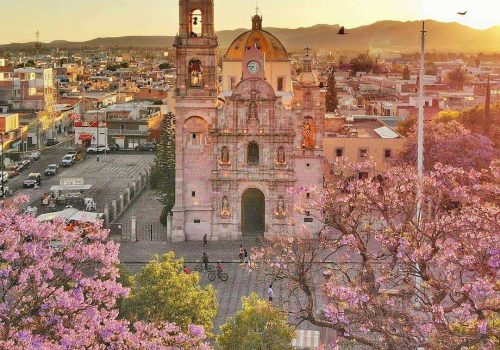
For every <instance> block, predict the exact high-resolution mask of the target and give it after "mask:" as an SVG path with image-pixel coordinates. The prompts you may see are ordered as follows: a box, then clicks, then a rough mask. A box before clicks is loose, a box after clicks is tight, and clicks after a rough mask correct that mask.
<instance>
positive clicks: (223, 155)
mask: <svg viewBox="0 0 500 350" xmlns="http://www.w3.org/2000/svg"><path fill="white" fill-rule="evenodd" d="M220 160H221V163H224V164H228V163H229V149H228V148H227V146H224V147H222V151H221V157H220Z"/></svg>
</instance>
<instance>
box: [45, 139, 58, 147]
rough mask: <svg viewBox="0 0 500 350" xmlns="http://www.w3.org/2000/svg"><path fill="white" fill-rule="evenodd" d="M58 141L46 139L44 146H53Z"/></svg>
mask: <svg viewBox="0 0 500 350" xmlns="http://www.w3.org/2000/svg"><path fill="white" fill-rule="evenodd" d="M58 143H59V141H57V140H56V139H47V142H46V143H45V145H46V146H54V145H57V144H58Z"/></svg>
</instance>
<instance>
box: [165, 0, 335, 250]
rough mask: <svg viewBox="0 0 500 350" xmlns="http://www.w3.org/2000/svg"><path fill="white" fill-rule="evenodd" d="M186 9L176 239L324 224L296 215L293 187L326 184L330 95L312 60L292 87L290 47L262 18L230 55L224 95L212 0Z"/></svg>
mask: <svg viewBox="0 0 500 350" xmlns="http://www.w3.org/2000/svg"><path fill="white" fill-rule="evenodd" d="M179 7H180V8H179V10H180V23H179V34H178V36H177V37H176V39H175V43H174V46H175V47H176V49H177V55H176V59H177V65H176V67H177V84H176V96H175V98H176V162H177V164H176V169H177V173H176V203H175V207H174V208H173V210H172V211H173V239H174V240H175V241H184V240H201V239H202V238H203V235H204V234H207V235H208V236H209V239H211V240H219V239H221V240H229V239H240V238H241V237H242V236H246V235H250V236H254V235H266V236H267V235H274V234H284V233H285V234H286V233H292V232H294V231H295V230H297V229H298V228H299V227H300V226H302V225H305V226H309V227H311V226H314V225H317V222H314V219H313V217H310V216H302V215H299V214H297V213H295V212H294V209H293V208H294V203H295V201H296V198H294V196H293V195H292V194H291V193H290V192H289V191H288V190H289V189H290V188H292V187H296V186H312V185H317V186H321V185H322V184H323V166H324V164H325V162H324V157H323V132H324V118H325V109H324V96H323V95H322V93H321V91H320V87H319V82H318V79H317V78H316V75H315V74H314V72H313V71H312V67H311V65H312V64H311V58H310V57H306V58H305V59H304V70H303V73H302V74H301V76H300V77H299V78H298V81H297V84H296V85H295V86H294V88H292V84H291V81H292V75H291V69H290V67H291V64H290V60H289V58H288V53H287V51H286V49H285V47H284V46H283V45H282V44H281V42H280V41H279V40H278V39H277V38H275V37H274V36H272V35H271V34H269V33H267V32H264V31H262V18H261V17H260V16H258V15H256V16H254V17H253V18H252V30H250V31H248V32H246V33H244V34H242V35H241V36H239V37H238V38H236V40H235V41H234V42H233V44H232V45H231V46H230V48H229V49H228V51H227V53H226V56H225V59H224V61H223V71H222V77H223V82H222V85H223V95H222V97H220V96H218V91H217V63H216V57H215V51H216V48H217V46H218V42H217V37H216V35H215V30H214V24H215V23H214V3H213V0H181V1H180V4H179ZM268 58H269V61H268ZM233 78H234V79H233ZM221 100H224V102H222V101H221Z"/></svg>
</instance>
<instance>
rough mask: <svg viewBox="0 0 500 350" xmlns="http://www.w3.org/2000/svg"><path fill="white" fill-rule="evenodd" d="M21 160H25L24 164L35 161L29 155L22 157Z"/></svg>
mask: <svg viewBox="0 0 500 350" xmlns="http://www.w3.org/2000/svg"><path fill="white" fill-rule="evenodd" d="M21 160H22V161H24V162H26V164H28V165H30V164H33V162H34V161H35V160H34V159H33V158H31V157H30V156H28V157H23V159H21Z"/></svg>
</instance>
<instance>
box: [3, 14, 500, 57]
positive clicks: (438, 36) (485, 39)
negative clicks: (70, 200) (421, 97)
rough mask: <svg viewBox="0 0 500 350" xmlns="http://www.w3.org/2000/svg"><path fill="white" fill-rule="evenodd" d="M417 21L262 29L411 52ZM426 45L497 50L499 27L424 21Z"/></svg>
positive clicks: (294, 44)
mask: <svg viewBox="0 0 500 350" xmlns="http://www.w3.org/2000/svg"><path fill="white" fill-rule="evenodd" d="M420 28H421V22H419V21H410V22H399V21H380V22H376V23H373V24H370V25H366V26H361V27H357V28H349V29H347V31H348V32H349V33H350V34H349V35H345V36H340V35H337V34H336V33H337V31H338V29H339V25H337V24H335V25H328V24H318V25H315V26H312V27H307V28H296V29H287V28H273V27H268V28H265V30H267V31H269V32H271V33H273V34H274V35H276V36H277V37H278V38H279V39H280V40H281V41H282V42H283V44H284V45H285V46H286V47H287V48H288V49H289V50H293V49H300V48H303V47H305V46H309V47H312V48H314V49H326V50H335V49H340V50H342V49H347V50H350V49H352V50H365V49H377V50H404V51H414V50H417V49H418V47H419V31H420ZM426 29H427V31H428V34H427V39H428V40H427V47H428V49H429V50H448V51H465V52H467V51H500V26H496V27H492V28H489V29H486V30H478V29H473V28H470V27H467V26H464V25H461V24H458V23H442V22H437V21H430V20H429V21H427V22H426ZM245 30H246V29H235V30H223V31H219V32H218V33H217V35H218V38H219V42H220V46H221V47H222V48H226V47H228V46H229V45H230V44H231V42H232V41H233V40H234V39H235V38H236V37H237V36H238V35H239V34H241V33H243V32H244V31H245ZM173 40H174V37H173V36H124V37H117V38H97V39H92V40H89V41H84V42H69V41H64V40H57V41H53V42H50V43H43V44H42V45H43V47H45V48H56V47H58V48H61V49H77V48H93V47H104V48H114V47H121V48H127V47H143V48H162V47H164V48H167V47H171V46H172V42H173ZM33 46H34V43H12V44H7V45H0V49H3V50H20V49H21V50H22V49H30V48H33Z"/></svg>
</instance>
